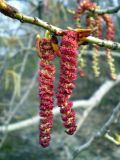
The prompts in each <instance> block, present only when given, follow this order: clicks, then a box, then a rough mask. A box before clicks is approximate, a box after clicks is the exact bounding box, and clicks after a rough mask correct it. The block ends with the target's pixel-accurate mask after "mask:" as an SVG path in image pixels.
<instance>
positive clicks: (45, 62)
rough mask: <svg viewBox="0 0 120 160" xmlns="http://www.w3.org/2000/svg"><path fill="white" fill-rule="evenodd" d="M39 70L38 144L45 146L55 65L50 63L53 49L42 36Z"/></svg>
mask: <svg viewBox="0 0 120 160" xmlns="http://www.w3.org/2000/svg"><path fill="white" fill-rule="evenodd" d="M39 47H40V48H39V49H40V51H39V53H40V58H41V60H40V71H39V77H38V81H39V87H38V90H39V93H38V95H39V98H40V113H39V114H40V116H41V118H42V119H41V121H40V127H39V129H40V144H41V146H43V147H47V146H48V145H49V143H50V139H51V136H50V134H51V129H52V126H53V113H52V110H53V107H54V98H53V95H54V80H55V77H54V74H55V66H54V65H53V64H52V63H51V62H52V60H53V59H54V57H55V56H54V51H53V49H52V46H51V41H50V40H49V39H46V38H43V39H42V40H41V43H40V46H39Z"/></svg>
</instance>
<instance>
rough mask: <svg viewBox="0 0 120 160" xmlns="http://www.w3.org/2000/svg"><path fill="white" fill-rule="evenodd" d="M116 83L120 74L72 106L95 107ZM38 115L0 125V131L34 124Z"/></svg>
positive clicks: (56, 113)
mask: <svg viewBox="0 0 120 160" xmlns="http://www.w3.org/2000/svg"><path fill="white" fill-rule="evenodd" d="M118 83H120V75H118V76H117V79H116V81H112V80H108V81H106V82H105V83H104V84H103V85H101V86H100V88H99V89H98V90H97V91H96V92H95V93H94V94H93V96H92V97H91V98H89V99H88V100H79V101H74V102H73V107H74V108H78V107H83V108H88V107H91V106H92V107H95V106H97V105H98V104H99V103H100V102H101V100H102V98H103V97H104V96H105V95H106V94H107V93H108V92H109V91H110V89H112V88H113V87H114V86H116V85H117V84H118ZM53 114H54V115H58V114H59V108H55V109H54V110H53ZM39 119H40V117H39V116H34V117H32V118H30V119H27V120H23V121H21V122H16V123H13V124H9V125H8V126H7V127H6V126H0V132H6V130H7V131H8V132H12V131H15V130H19V129H23V128H26V127H29V126H32V125H35V124H37V123H38V122H39Z"/></svg>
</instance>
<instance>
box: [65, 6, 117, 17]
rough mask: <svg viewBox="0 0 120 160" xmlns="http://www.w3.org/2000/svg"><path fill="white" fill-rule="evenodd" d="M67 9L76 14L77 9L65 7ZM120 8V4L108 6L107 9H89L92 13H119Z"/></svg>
mask: <svg viewBox="0 0 120 160" xmlns="http://www.w3.org/2000/svg"><path fill="white" fill-rule="evenodd" d="M65 9H66V11H67V12H68V13H70V14H73V15H74V14H75V11H74V10H72V9H70V8H67V7H65ZM119 10H120V5H119V6H117V7H110V8H107V9H89V11H90V12H92V13H96V14H99V15H101V14H112V13H117V12H118V11H119Z"/></svg>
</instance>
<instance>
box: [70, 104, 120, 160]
mask: <svg viewBox="0 0 120 160" xmlns="http://www.w3.org/2000/svg"><path fill="white" fill-rule="evenodd" d="M119 112H120V102H119V103H118V105H117V106H116V107H115V108H114V109H113V112H112V114H111V116H110V118H109V119H108V120H107V122H106V123H105V124H104V125H103V127H101V129H100V130H99V131H97V132H96V133H95V134H94V135H93V136H92V137H91V138H90V139H89V140H88V141H87V142H86V143H85V144H83V145H82V146H80V147H79V149H77V153H76V152H75V156H74V157H73V160H75V159H76V158H77V157H78V155H79V153H80V152H81V151H83V150H85V149H87V148H88V147H89V146H90V145H91V144H92V143H93V142H94V141H95V140H96V139H98V138H100V137H101V136H104V135H105V133H106V132H107V130H108V129H109V127H110V126H111V124H112V123H113V121H114V120H115V119H116V117H118V114H119Z"/></svg>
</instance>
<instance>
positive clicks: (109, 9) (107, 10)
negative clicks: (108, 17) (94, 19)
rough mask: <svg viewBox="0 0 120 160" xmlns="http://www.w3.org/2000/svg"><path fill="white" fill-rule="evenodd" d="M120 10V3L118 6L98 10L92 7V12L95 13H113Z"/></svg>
mask: <svg viewBox="0 0 120 160" xmlns="http://www.w3.org/2000/svg"><path fill="white" fill-rule="evenodd" d="M119 10H120V5H119V6H117V7H110V8H107V9H96V10H92V9H90V11H91V12H93V13H97V14H106V13H107V14H112V13H117V12H118V11H119Z"/></svg>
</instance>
